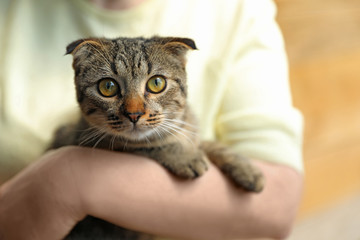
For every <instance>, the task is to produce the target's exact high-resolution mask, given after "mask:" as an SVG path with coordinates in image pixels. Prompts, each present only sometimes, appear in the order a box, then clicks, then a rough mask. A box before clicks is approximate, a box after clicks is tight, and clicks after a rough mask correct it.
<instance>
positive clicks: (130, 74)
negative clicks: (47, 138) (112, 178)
mask: <svg viewBox="0 0 360 240" xmlns="http://www.w3.org/2000/svg"><path fill="white" fill-rule="evenodd" d="M194 49H196V46H195V42H194V41H193V40H191V39H188V38H177V37H152V38H117V39H105V38H88V39H80V40H77V41H74V42H72V43H71V44H69V45H68V47H67V54H72V55H73V68H74V70H75V85H76V93H77V101H78V103H79V105H80V108H81V112H82V115H81V119H80V120H79V121H78V122H77V123H76V124H69V125H66V126H63V127H61V128H59V129H58V131H57V132H56V136H55V140H54V142H53V143H52V146H51V148H58V147H61V146H65V145H80V146H87V147H96V148H102V149H109V150H114V151H121V152H129V153H134V154H138V155H143V156H147V157H150V158H152V159H154V160H156V161H157V162H159V163H160V164H161V165H163V166H164V167H165V168H167V169H168V170H169V171H170V172H172V173H173V174H175V175H176V176H179V177H182V178H189V179H192V178H196V177H199V176H201V175H202V174H204V173H205V172H206V170H207V162H206V161H207V160H206V159H210V161H212V162H213V163H214V164H215V165H216V166H218V167H219V168H220V169H221V170H222V171H223V172H224V173H225V174H226V175H228V176H229V177H230V179H231V180H232V181H233V182H234V184H236V185H237V186H239V187H241V188H243V189H245V190H247V191H252V192H260V191H261V190H262V188H263V184H264V181H263V176H262V174H261V173H260V171H259V170H258V169H256V168H255V167H254V166H253V165H252V164H251V163H250V161H249V160H248V159H246V158H244V157H242V156H240V155H238V154H235V153H233V152H231V151H230V150H229V149H228V148H226V147H224V146H222V145H221V144H219V143H215V142H200V140H199V138H198V136H197V135H196V121H195V118H194V116H193V114H192V113H191V110H190V109H189V106H188V104H187V102H186V97H187V85H186V71H185V65H186V52H187V51H188V50H194ZM66 239H126V240H135V239H136V240H139V239H143V240H145V239H153V238H152V237H151V236H149V235H146V234H142V233H137V232H133V231H130V230H125V229H123V228H120V227H117V226H115V225H112V224H110V223H107V222H105V221H103V220H100V219H97V218H94V217H90V216H89V217H86V218H85V219H84V220H83V221H81V222H80V223H79V224H77V225H76V226H75V228H74V229H73V230H72V231H71V233H70V234H69V235H68V236H67V237H66Z"/></svg>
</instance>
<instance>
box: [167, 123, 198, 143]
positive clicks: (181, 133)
mask: <svg viewBox="0 0 360 240" xmlns="http://www.w3.org/2000/svg"><path fill="white" fill-rule="evenodd" d="M162 125H164V126H165V127H166V128H167V129H169V130H172V131H174V132H175V133H177V134H180V135H181V136H183V137H184V138H185V139H186V140H188V142H189V143H191V145H194V142H193V141H192V139H191V138H189V136H187V135H186V134H185V133H183V132H181V131H179V130H178V129H176V128H174V127H173V126H171V125H168V124H166V123H163V124H162ZM174 136H175V134H174Z"/></svg>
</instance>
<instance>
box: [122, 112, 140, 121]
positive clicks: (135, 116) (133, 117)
mask: <svg viewBox="0 0 360 240" xmlns="http://www.w3.org/2000/svg"><path fill="white" fill-rule="evenodd" d="M144 114H145V113H143V112H135V113H129V112H126V113H125V116H126V117H128V118H129V119H130V121H131V122H132V123H137V121H139V119H140V117H141V116H142V115H144Z"/></svg>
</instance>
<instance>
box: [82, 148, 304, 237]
mask: <svg viewBox="0 0 360 240" xmlns="http://www.w3.org/2000/svg"><path fill="white" fill-rule="evenodd" d="M98 153H99V152H96V154H95V152H92V151H81V152H79V154H80V155H81V156H82V157H80V158H79V162H78V164H80V165H82V163H81V162H82V160H81V159H87V160H86V161H87V163H88V164H89V165H88V168H87V169H86V170H85V169H84V172H78V174H77V177H78V178H80V179H82V180H84V179H86V181H80V180H79V181H77V182H83V183H84V184H83V185H82V187H81V188H82V190H81V191H82V192H81V196H83V202H84V204H85V205H86V206H85V207H86V210H85V211H86V212H87V213H88V214H90V215H93V216H96V217H99V218H103V219H105V220H108V221H110V222H113V223H115V224H118V225H121V226H124V227H127V228H131V229H135V230H139V231H144V232H148V233H153V234H156V235H160V236H167V237H174V238H178V239H206V240H209V239H233V238H254V237H272V238H282V237H284V236H285V235H286V234H287V233H288V231H289V228H290V226H291V223H292V221H293V219H294V216H295V213H296V210H297V205H298V203H299V199H300V194H301V188H302V177H301V175H300V174H298V173H296V172H295V171H294V170H292V169H290V168H287V167H284V166H276V165H270V164H266V163H263V162H256V164H257V165H258V166H259V167H260V168H261V169H262V170H263V172H264V174H265V177H266V179H267V182H266V187H265V190H264V191H263V192H262V193H261V194H250V193H245V192H243V191H241V190H239V189H236V188H235V187H234V186H233V185H232V184H231V183H230V182H229V181H228V180H227V179H226V177H225V176H224V175H223V174H222V173H221V172H220V171H219V170H218V169H216V168H215V167H213V166H210V168H209V171H208V172H206V174H205V175H204V176H202V177H200V178H198V179H196V180H188V181H184V180H180V179H178V178H176V177H174V176H173V175H171V174H170V173H169V172H168V171H167V170H165V169H164V168H163V167H161V166H160V165H159V164H157V163H156V162H154V161H151V160H148V159H144V158H142V157H136V156H132V155H128V156H127V157H123V158H121V159H120V157H119V156H118V154H114V153H111V152H103V151H101V157H100V158H99V155H98ZM100 172H101V174H99V173H100Z"/></svg>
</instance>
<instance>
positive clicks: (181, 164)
mask: <svg viewBox="0 0 360 240" xmlns="http://www.w3.org/2000/svg"><path fill="white" fill-rule="evenodd" d="M135 153H136V154H140V155H144V156H148V157H150V158H152V159H154V160H156V161H157V162H159V163H160V164H161V165H163V166H164V167H165V168H166V169H168V170H169V171H170V172H172V173H173V174H174V175H176V176H178V177H182V178H196V177H199V176H201V175H203V174H204V173H205V172H206V171H207V169H208V166H207V163H206V157H205V154H204V153H203V152H202V151H201V150H199V149H195V148H192V149H184V147H183V146H181V145H180V144H179V145H177V144H169V145H165V146H162V147H158V148H148V149H146V148H145V149H144V148H143V149H137V150H136V151H135Z"/></svg>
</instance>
